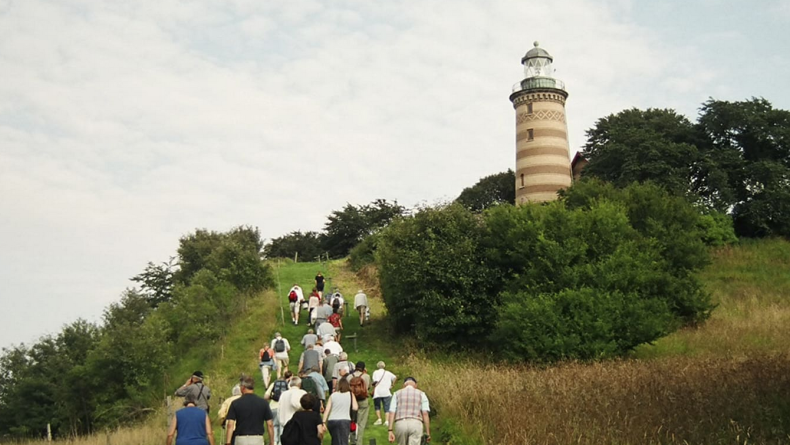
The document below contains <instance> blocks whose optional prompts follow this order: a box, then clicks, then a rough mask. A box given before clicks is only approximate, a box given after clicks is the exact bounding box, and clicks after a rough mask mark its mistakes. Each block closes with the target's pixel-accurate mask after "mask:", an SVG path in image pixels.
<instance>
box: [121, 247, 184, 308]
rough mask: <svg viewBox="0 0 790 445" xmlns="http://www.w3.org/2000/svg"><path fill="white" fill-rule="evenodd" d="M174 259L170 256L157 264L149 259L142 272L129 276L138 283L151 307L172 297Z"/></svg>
mask: <svg viewBox="0 0 790 445" xmlns="http://www.w3.org/2000/svg"><path fill="white" fill-rule="evenodd" d="M174 261H175V257H170V260H169V261H167V262H162V263H159V264H154V263H152V262H150V261H149V262H148V265H147V266H146V267H145V269H144V270H143V272H142V273H140V274H138V275H135V276H133V277H132V278H131V280H132V281H135V282H138V283H140V288H141V290H142V292H143V293H144V294H145V296H146V299H147V300H148V304H149V305H151V307H154V308H155V307H157V306H159V305H160V304H161V303H164V302H166V301H170V299H171V298H172V297H173V274H174V271H173V269H174V268H175V264H174V263H173V262H174Z"/></svg>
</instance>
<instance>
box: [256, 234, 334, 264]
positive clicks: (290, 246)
mask: <svg viewBox="0 0 790 445" xmlns="http://www.w3.org/2000/svg"><path fill="white" fill-rule="evenodd" d="M297 253H298V254H299V257H300V258H303V259H304V260H305V261H313V260H314V259H315V258H316V257H318V256H319V255H321V254H322V253H323V250H322V249H321V237H320V235H319V234H318V232H304V233H302V232H301V231H296V232H291V233H289V234H287V235H283V236H281V237H278V238H274V239H272V240H271V241H270V242H269V243H268V244H266V245H265V246H263V255H264V257H266V258H293V257H294V255H296V254H297Z"/></svg>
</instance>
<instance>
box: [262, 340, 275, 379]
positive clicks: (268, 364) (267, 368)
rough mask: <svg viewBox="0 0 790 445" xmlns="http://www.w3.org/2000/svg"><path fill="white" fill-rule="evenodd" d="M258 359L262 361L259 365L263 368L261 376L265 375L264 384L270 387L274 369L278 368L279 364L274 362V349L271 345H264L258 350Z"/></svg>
mask: <svg viewBox="0 0 790 445" xmlns="http://www.w3.org/2000/svg"><path fill="white" fill-rule="evenodd" d="M258 360H259V361H260V363H259V364H258V367H259V368H261V377H263V386H265V387H267V388H268V387H269V381H270V380H271V373H272V371H276V370H277V365H276V364H275V362H274V351H273V350H272V349H271V348H270V347H269V345H263V348H261V350H260V351H259V352H258Z"/></svg>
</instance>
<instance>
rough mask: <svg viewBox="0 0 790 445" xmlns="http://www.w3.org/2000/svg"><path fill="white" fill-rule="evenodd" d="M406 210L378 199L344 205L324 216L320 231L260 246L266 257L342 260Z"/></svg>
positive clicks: (276, 240) (292, 235)
mask: <svg viewBox="0 0 790 445" xmlns="http://www.w3.org/2000/svg"><path fill="white" fill-rule="evenodd" d="M405 212H406V209H405V208H404V207H403V206H401V205H400V204H398V202H397V201H395V202H389V201H387V200H385V199H377V200H375V201H373V202H371V203H369V204H364V205H353V204H346V206H345V207H343V208H342V209H341V210H335V211H333V212H332V213H331V214H329V216H327V220H326V223H325V224H324V230H323V231H322V232H305V233H302V232H298V231H297V232H291V233H290V234H288V235H284V236H281V237H279V238H274V239H273V240H271V241H270V242H269V243H268V244H267V245H266V246H264V247H263V253H264V256H265V257H266V258H294V257H295V256H296V254H297V253H298V258H303V259H305V260H306V261H314V260H315V259H316V258H318V257H319V255H322V254H328V255H329V256H331V257H332V258H342V257H344V256H346V255H348V254H349V252H351V249H353V248H354V247H355V246H357V245H358V244H359V243H360V242H362V240H364V239H365V238H366V237H368V236H370V235H373V234H374V233H376V232H377V231H379V230H381V229H382V228H384V227H386V226H387V224H389V223H390V221H392V220H393V219H395V218H397V217H399V216H402V215H403V214H404V213H405Z"/></svg>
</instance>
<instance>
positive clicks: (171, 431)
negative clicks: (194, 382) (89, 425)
mask: <svg viewBox="0 0 790 445" xmlns="http://www.w3.org/2000/svg"><path fill="white" fill-rule="evenodd" d="M184 406H185V408H184V409H180V410H178V411H176V415H175V416H173V420H172V421H171V422H170V427H169V428H168V430H167V442H166V443H167V445H172V443H173V436H175V435H176V433H178V436H177V437H178V438H177V439H176V445H214V433H212V431H211V420H209V418H208V414H207V413H206V412H205V411H204V410H202V409H200V408H198V407H196V406H195V396H194V395H193V394H187V395H186V397H184ZM107 440H108V441H109V439H107Z"/></svg>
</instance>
